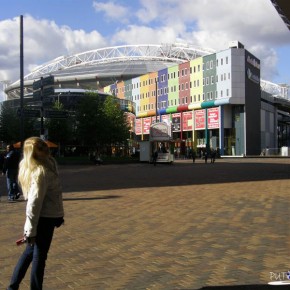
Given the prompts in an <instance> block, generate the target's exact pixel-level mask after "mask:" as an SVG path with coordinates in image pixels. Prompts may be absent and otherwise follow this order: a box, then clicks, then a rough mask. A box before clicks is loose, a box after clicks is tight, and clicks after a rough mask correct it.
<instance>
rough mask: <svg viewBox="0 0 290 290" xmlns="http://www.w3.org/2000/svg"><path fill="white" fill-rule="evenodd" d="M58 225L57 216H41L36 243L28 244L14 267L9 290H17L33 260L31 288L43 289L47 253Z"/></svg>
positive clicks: (32, 289) (35, 289)
mask: <svg viewBox="0 0 290 290" xmlns="http://www.w3.org/2000/svg"><path fill="white" fill-rule="evenodd" d="M55 226H56V219H55V218H42V217H41V218H40V219H39V222H38V226H37V236H36V240H35V244H34V245H32V246H31V245H29V244H27V245H26V248H25V250H24V252H23V254H22V255H21V256H20V258H19V260H18V263H17V265H16V267H15V269H14V272H13V275H12V278H11V281H10V285H9V287H8V288H7V289H8V290H16V289H18V288H19V285H20V283H21V281H22V279H23V278H24V276H25V274H26V271H27V269H28V267H29V265H30V264H31V262H32V268H31V276H30V289H31V290H41V289H42V284H43V276H44V268H45V262H46V259H47V253H48V251H49V248H50V244H51V241H52V237H53V232H54V228H55Z"/></svg>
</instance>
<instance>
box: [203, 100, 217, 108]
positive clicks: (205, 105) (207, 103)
mask: <svg viewBox="0 0 290 290" xmlns="http://www.w3.org/2000/svg"><path fill="white" fill-rule="evenodd" d="M201 107H202V108H203V109H204V108H209V107H216V106H215V104H214V101H208V102H202V103H201Z"/></svg>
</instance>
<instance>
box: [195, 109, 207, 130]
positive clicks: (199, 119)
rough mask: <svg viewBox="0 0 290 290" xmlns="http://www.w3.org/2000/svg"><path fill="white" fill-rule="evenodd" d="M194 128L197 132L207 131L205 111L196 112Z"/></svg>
mask: <svg viewBox="0 0 290 290" xmlns="http://www.w3.org/2000/svg"><path fill="white" fill-rule="evenodd" d="M194 127H195V130H204V129H205V110H196V111H194Z"/></svg>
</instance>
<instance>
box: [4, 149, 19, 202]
mask: <svg viewBox="0 0 290 290" xmlns="http://www.w3.org/2000/svg"><path fill="white" fill-rule="evenodd" d="M6 151H7V154H6V156H5V157H4V163H3V169H2V172H3V175H6V180H7V190H8V201H10V202H11V201H14V200H16V199H18V198H19V197H20V192H19V188H18V183H17V175H18V166H19V161H20V154H19V152H17V151H16V150H15V149H14V146H13V144H9V145H7V147H6Z"/></svg>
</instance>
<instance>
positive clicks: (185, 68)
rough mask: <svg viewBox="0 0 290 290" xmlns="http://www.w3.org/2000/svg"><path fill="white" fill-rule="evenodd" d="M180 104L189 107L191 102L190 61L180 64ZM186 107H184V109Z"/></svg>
mask: <svg viewBox="0 0 290 290" xmlns="http://www.w3.org/2000/svg"><path fill="white" fill-rule="evenodd" d="M178 85H179V100H178V103H179V106H181V107H182V109H181V110H182V111H183V110H184V109H186V110H187V109H188V104H189V103H190V62H185V63H182V64H180V65H179V82H178ZM183 107H184V109H183Z"/></svg>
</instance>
